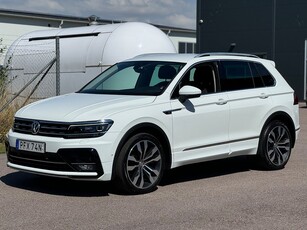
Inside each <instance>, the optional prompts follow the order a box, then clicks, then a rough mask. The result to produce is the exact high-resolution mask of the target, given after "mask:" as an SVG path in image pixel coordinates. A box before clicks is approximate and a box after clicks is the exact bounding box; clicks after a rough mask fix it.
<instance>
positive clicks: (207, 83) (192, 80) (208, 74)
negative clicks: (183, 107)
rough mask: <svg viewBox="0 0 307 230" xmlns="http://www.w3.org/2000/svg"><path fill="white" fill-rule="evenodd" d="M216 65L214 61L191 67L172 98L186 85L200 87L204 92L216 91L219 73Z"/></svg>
mask: <svg viewBox="0 0 307 230" xmlns="http://www.w3.org/2000/svg"><path fill="white" fill-rule="evenodd" d="M214 66H215V64H214V63H211V62H206V63H202V64H198V65H195V66H193V67H192V68H191V69H189V70H188V71H187V72H186V73H185V75H184V76H183V78H182V79H181V80H180V82H179V83H178V85H177V87H176V88H175V91H174V93H173V96H172V98H177V97H178V96H179V90H180V89H181V88H182V87H183V86H185V85H190V86H194V87H197V88H199V89H200V90H201V92H202V94H210V93H215V92H216V91H217V80H216V79H217V74H216V71H215V67H214Z"/></svg>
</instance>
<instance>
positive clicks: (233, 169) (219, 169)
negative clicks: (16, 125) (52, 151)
mask: <svg viewBox="0 0 307 230" xmlns="http://www.w3.org/2000/svg"><path fill="white" fill-rule="evenodd" d="M251 169H256V170H257V168H255V166H254V164H253V163H252V162H251V160H250V159H249V158H248V157H235V158H229V159H224V160H217V161H210V162H205V163H198V164H192V165H188V166H182V167H179V168H176V169H172V170H169V171H167V172H166V173H165V175H164V178H163V179H162V181H161V183H160V186H168V185H172V184H178V183H182V182H186V181H193V180H201V179H206V178H212V177H218V176H223V175H228V174H232V173H238V172H244V171H249V170H251ZM0 180H1V181H2V182H3V183H4V184H6V185H8V186H11V187H15V188H19V189H24V190H29V191H34V192H39V193H46V194H52V195H59V196H74V197H97V196H100V197H103V196H108V195H109V194H116V195H127V194H125V193H123V192H122V191H121V190H120V189H118V188H117V187H116V186H115V185H114V184H113V183H111V182H100V181H98V182H97V181H77V180H69V179H64V178H54V177H47V176H39V175H34V174H30V173H25V172H13V173H9V174H7V175H5V176H2V177H1V178H0Z"/></svg>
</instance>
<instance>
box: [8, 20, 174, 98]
mask: <svg viewBox="0 0 307 230" xmlns="http://www.w3.org/2000/svg"><path fill="white" fill-rule="evenodd" d="M55 37H59V43H60V46H59V47H60V94H66V93H70V92H75V91H77V90H79V89H80V88H81V87H82V86H83V85H85V84H86V83H87V82H88V81H90V80H91V79H93V78H94V77H95V76H97V75H98V74H99V73H100V72H102V71H103V70H104V69H106V68H108V67H109V66H111V65H113V64H115V63H117V62H119V61H123V60H125V59H128V58H131V57H134V56H136V55H139V54H144V53H175V52H176V49H175V47H174V45H173V43H172V42H171V40H170V39H169V38H168V36H167V35H166V34H164V33H163V32H162V31H161V30H160V29H158V28H156V27H154V26H152V25H149V24H146V23H139V22H127V23H120V24H110V25H95V26H87V27H75V28H67V29H50V30H41V31H34V32H30V33H28V34H25V35H23V36H21V37H20V38H19V39H17V40H16V41H15V42H14V43H13V44H12V45H11V46H10V48H9V50H8V52H7V56H6V61H8V60H10V65H11V68H12V70H11V76H12V77H15V76H17V77H16V79H14V83H13V84H12V86H11V91H12V93H13V94H16V93H17V92H18V91H19V90H20V89H21V88H22V87H23V86H24V85H25V84H26V83H27V82H28V81H29V80H30V79H32V78H33V76H35V75H36V74H37V73H38V72H39V71H41V69H42V68H43V67H44V66H46V65H47V64H48V63H49V62H50V61H51V60H52V59H53V58H54V57H55ZM50 72H51V73H53V74H52V75H53V77H52V79H51V78H50V77H49V76H48V78H49V80H48V81H47V80H44V81H42V82H41V84H40V86H39V88H38V89H37V90H36V93H35V94H36V97H37V98H45V97H50V96H54V95H55V67H53V68H52V69H51V70H50ZM46 79H47V78H46ZM50 88H52V90H50Z"/></svg>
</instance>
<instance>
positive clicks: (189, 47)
mask: <svg viewBox="0 0 307 230" xmlns="http://www.w3.org/2000/svg"><path fill="white" fill-rule="evenodd" d="M195 46H196V44H195V43H192V42H179V46H178V47H179V48H178V52H179V53H181V54H182V53H183V54H187V53H195V49H196V47H195Z"/></svg>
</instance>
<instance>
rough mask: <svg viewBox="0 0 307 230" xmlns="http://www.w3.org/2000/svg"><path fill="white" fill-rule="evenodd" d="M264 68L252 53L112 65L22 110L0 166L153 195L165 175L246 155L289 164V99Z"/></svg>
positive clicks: (294, 124) (292, 107)
mask: <svg viewBox="0 0 307 230" xmlns="http://www.w3.org/2000/svg"><path fill="white" fill-rule="evenodd" d="M274 66H275V64H274V62H273V61H269V60H264V59H260V58H258V57H256V56H253V55H245V54H229V53H225V54H223V53H209V54H202V55H195V54H189V55H187V54H147V55H140V56H137V57H135V58H132V59H130V60H127V61H124V62H121V63H118V64H115V65H114V66H112V67H110V68H109V69H107V70H106V71H105V72H103V73H101V74H100V75H99V76H97V77H96V78H95V79H94V80H92V81H91V82H90V83H88V84H87V85H86V86H85V87H83V88H82V89H81V90H80V91H78V92H76V93H72V94H67V95H63V96H58V97H53V98H49V99H45V100H41V101H38V102H35V103H33V104H30V105H28V106H26V107H23V108H22V109H20V110H19V111H18V112H17V113H16V115H15V121H14V125H13V127H12V129H11V130H10V131H9V133H8V135H7V143H6V149H7V157H8V162H7V165H8V166H9V167H11V168H14V169H17V170H22V171H26V172H31V173H36V174H43V175H49V176H56V177H67V178H72V179H82V180H101V181H109V180H115V181H117V183H118V184H119V185H120V186H121V187H122V188H123V189H125V190H126V191H128V192H129V193H134V194H139V193H146V192H150V191H153V190H154V189H155V188H156V187H157V185H158V183H159V181H160V180H161V177H162V175H163V172H164V171H165V170H166V169H170V168H175V167H178V166H182V165H186V164H192V163H197V162H203V161H208V160H216V159H222V158H228V157H234V156H239V155H255V156H256V157H255V159H257V160H259V161H260V162H261V163H262V165H263V166H264V167H265V168H267V169H281V168H283V167H284V166H285V165H286V163H287V162H288V160H289V157H290V153H291V149H292V148H293V147H294V143H295V141H296V139H297V135H298V132H299V129H300V126H299V108H298V100H297V97H296V96H295V94H294V91H293V89H292V88H291V87H290V86H289V85H288V84H287V82H286V81H285V80H284V78H283V77H282V76H281V75H280V73H279V72H278V71H277V70H276V68H275V67H274Z"/></svg>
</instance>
